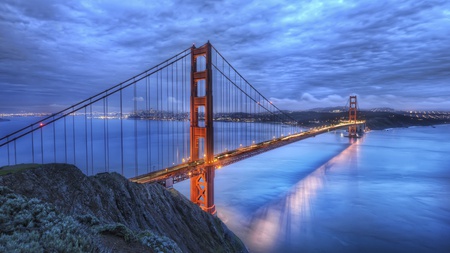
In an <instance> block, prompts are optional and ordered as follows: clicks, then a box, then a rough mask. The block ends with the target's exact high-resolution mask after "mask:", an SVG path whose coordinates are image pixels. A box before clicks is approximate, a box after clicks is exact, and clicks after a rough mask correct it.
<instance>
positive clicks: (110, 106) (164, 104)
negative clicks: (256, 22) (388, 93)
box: [0, 42, 365, 214]
mask: <svg viewBox="0 0 450 253" xmlns="http://www.w3.org/2000/svg"><path fill="white" fill-rule="evenodd" d="M364 124H365V122H364V121H360V120H358V119H357V100H356V96H350V99H349V119H348V120H346V121H340V122H338V123H336V124H333V125H327V126H322V127H317V128H313V129H305V128H303V127H301V126H300V125H299V124H298V123H297V121H296V120H295V119H294V118H292V117H291V116H290V115H289V113H287V112H285V111H282V110H280V109H279V108H278V107H277V106H276V105H274V104H273V103H272V102H271V101H270V100H269V99H268V98H267V97H265V96H264V95H263V94H261V93H260V92H259V91H258V90H257V89H256V88H255V87H254V86H253V85H251V84H250V82H248V81H247V80H246V79H245V78H244V77H243V76H242V75H241V74H240V73H239V72H238V71H237V70H236V69H235V68H234V67H233V66H232V65H231V64H230V63H229V62H228V61H227V60H226V59H225V57H224V56H223V55H222V54H221V53H220V52H219V51H218V50H217V49H216V48H215V47H214V46H212V45H211V44H210V43H209V42H208V43H206V44H205V45H203V46H201V47H198V48H197V47H195V46H192V47H190V48H187V49H185V50H183V51H181V52H180V53H178V54H176V55H175V56H173V57H171V58H169V59H167V60H165V61H163V62H162V63H160V64H158V65H156V66H154V67H152V68H150V69H148V70H146V71H144V72H142V73H140V74H138V75H136V76H133V77H132V78H129V79H128V80H126V81H124V82H121V83H119V84H117V85H114V86H112V87H111V88H109V89H106V90H104V91H102V92H100V93H98V94H96V95H94V96H92V97H89V98H87V99H85V100H83V101H81V102H79V103H76V104H74V105H72V106H70V107H67V108H66V109H64V110H61V111H59V112H56V113H54V114H52V115H50V116H48V117H45V118H43V119H40V120H39V121H36V122H34V123H32V124H30V125H28V126H26V127H23V128H21V129H18V130H16V131H14V132H12V133H10V134H8V135H5V136H4V137H2V138H1V139H0V164H2V165H14V164H21V163H72V164H74V165H76V166H77V167H79V168H80V169H82V170H83V171H84V172H85V173H86V174H88V175H89V174H96V173H99V172H118V173H120V174H122V175H124V176H126V177H128V178H130V180H131V181H134V182H138V183H148V182H160V183H162V184H163V185H165V186H171V185H172V184H174V183H177V182H180V181H183V180H187V179H188V180H190V181H191V201H192V202H194V203H196V204H197V205H199V206H200V207H201V208H202V209H203V210H204V211H206V212H209V213H211V214H214V213H215V212H216V211H215V205H214V176H215V170H216V169H218V168H221V167H223V166H226V165H229V164H232V163H235V162H237V161H240V160H242V159H246V158H248V157H251V156H254V155H257V154H260V153H263V152H266V151H269V150H272V149H275V148H278V147H281V146H284V145H286V144H289V143H292V142H295V141H299V140H302V139H305V138H308V137H313V136H316V135H318V134H322V133H325V132H328V131H333V130H336V129H339V128H344V127H348V133H349V137H356V136H357V135H358V132H359V131H360V129H361V126H364Z"/></svg>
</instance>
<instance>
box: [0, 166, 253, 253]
mask: <svg viewBox="0 0 450 253" xmlns="http://www.w3.org/2000/svg"><path fill="white" fill-rule="evenodd" d="M4 169H5V168H4ZM0 186H3V187H2V191H3V193H2V196H3V197H4V198H3V199H2V200H0V205H2V209H1V213H0V221H1V219H2V217H3V219H4V220H5V222H6V223H4V224H3V225H0V229H2V230H8V231H6V232H5V231H2V236H9V239H11V238H14V237H11V236H13V233H14V232H17V231H13V230H14V226H13V225H12V224H9V223H11V222H12V221H14V220H16V219H17V215H20V214H21V212H30V213H31V214H30V215H28V216H31V218H30V217H28V216H26V217H28V218H27V219H28V220H25V221H21V223H20V222H19V223H20V224H21V225H20V224H19V225H20V226H21V227H20V230H23V231H25V232H26V231H27V227H31V229H29V230H30V231H31V232H32V231H36V224H41V223H43V222H36V217H37V215H38V214H37V213H38V212H35V211H33V210H32V208H33V207H29V208H31V209H30V210H28V209H26V210H25V209H23V208H22V207H23V204H17V205H16V206H19V207H14V208H16V209H17V210H15V211H14V208H11V207H9V206H6V205H7V204H8V203H9V204H11V203H10V202H11V201H9V200H11V199H16V200H17V201H19V200H20V201H21V203H22V202H23V203H28V202H30V201H31V202H33V201H34V202H36V201H38V202H39V201H41V202H42V203H40V202H39V204H40V205H43V204H45V205H48V207H47V208H50V209H49V210H53V209H52V208H54V213H55V215H56V216H55V217H59V216H61V219H62V220H64V219H65V218H66V217H69V218H71V219H72V218H73V219H72V220H73V222H75V223H77V224H79V226H80V228H79V229H76V230H77V231H80V232H82V233H84V234H86V233H87V234H89V235H91V236H92V238H93V239H92V240H91V242H87V244H89V243H91V244H92V243H93V244H95V245H93V246H92V245H88V246H89V247H88V246H86V248H85V249H90V250H91V251H104V252H108V251H109V252H118V251H123V252H142V251H148V252H153V251H155V252H159V251H161V252H180V251H182V252H247V250H246V248H245V246H244V245H243V243H242V242H241V241H240V240H239V238H237V237H236V236H235V235H234V234H233V233H232V232H231V231H230V230H229V229H228V228H227V227H226V226H225V225H224V224H223V223H222V222H221V221H220V219H218V218H216V217H214V216H211V215H209V214H207V213H205V212H203V211H202V210H201V209H200V208H199V207H198V206H196V205H194V204H192V203H191V202H190V201H189V200H187V199H186V198H185V197H184V196H182V195H181V194H180V193H179V192H177V191H176V190H174V189H165V188H163V187H162V186H160V185H158V184H142V185H141V184H136V183H132V182H129V181H128V180H127V179H125V178H124V177H122V176H120V175H119V174H116V173H111V174H109V173H103V174H98V175H95V176H90V177H87V176H85V175H84V174H83V173H82V172H81V171H80V170H79V169H77V168H76V167H74V166H72V165H67V164H46V165H32V168H31V169H26V170H21V171H19V172H16V173H11V174H7V175H3V176H0ZM5 196H10V197H5ZM33 198H36V199H38V200H35V199H33ZM16 200H15V201H16ZM8 201H9V202H8ZM25 206H27V205H25ZM28 206H29V205H28ZM28 206H27V208H28ZM21 208H22V209H21ZM11 209H13V211H11ZM33 215H34V216H36V217H34V216H33ZM58 215H59V216H58ZM8 219H9V221H8ZM19 220H21V219H19ZM22 220H23V219H22ZM7 222H9V223H8V224H9V225H8V224H7ZM31 223H32V224H31ZM5 224H6V225H8V226H9V227H7V226H6V225H5ZM30 224H31V225H30ZM77 224H75V225H77ZM33 226H34V230H33ZM39 229H41V230H42V229H43V231H40V232H39V233H41V234H45V233H46V231H44V230H45V228H42V227H38V231H39ZM16 230H17V229H16ZM8 233H9V234H8ZM38 237H39V236H38ZM85 237H86V236H84V238H85ZM7 239H8V238H7ZM75 241H76V240H75ZM0 242H1V239H0ZM44 251H46V249H45V248H44ZM83 251H84V250H83Z"/></svg>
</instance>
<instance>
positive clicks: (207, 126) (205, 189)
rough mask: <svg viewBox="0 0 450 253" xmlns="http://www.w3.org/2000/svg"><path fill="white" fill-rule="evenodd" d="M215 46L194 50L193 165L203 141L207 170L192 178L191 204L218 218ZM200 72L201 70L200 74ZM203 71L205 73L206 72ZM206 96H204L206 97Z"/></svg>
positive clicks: (204, 168)
mask: <svg viewBox="0 0 450 253" xmlns="http://www.w3.org/2000/svg"><path fill="white" fill-rule="evenodd" d="M199 57H204V58H205V61H204V62H205V64H206V66H205V68H204V69H203V67H201V66H200V67H199V66H197V64H198V63H200V62H203V61H198V58H199ZM211 67H212V62H211V44H210V43H209V41H208V43H206V44H205V45H204V46H202V47H199V48H196V47H195V46H192V48H191V98H190V111H191V115H190V120H191V122H190V123H191V125H190V155H191V156H190V162H193V161H197V160H199V158H200V157H199V153H200V141H201V140H203V148H204V152H205V156H204V157H203V158H204V166H203V167H202V168H201V169H200V171H199V172H198V173H195V175H194V176H192V177H191V201H192V202H193V203H195V204H197V205H199V206H200V207H201V208H202V209H203V210H204V211H206V212H208V213H210V214H215V213H216V207H215V205H214V174H215V169H214V167H213V166H212V163H213V162H214V132H213V97H212V68H211ZM198 69H199V70H198ZM202 69H203V70H202ZM202 93H203V94H202ZM199 107H203V108H204V114H205V123H204V126H200V125H199V113H198V112H199Z"/></svg>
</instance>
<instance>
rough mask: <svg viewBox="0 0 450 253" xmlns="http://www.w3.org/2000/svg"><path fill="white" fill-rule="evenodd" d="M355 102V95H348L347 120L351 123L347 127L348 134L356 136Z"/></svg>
mask: <svg viewBox="0 0 450 253" xmlns="http://www.w3.org/2000/svg"><path fill="white" fill-rule="evenodd" d="M356 108H357V102H356V96H350V101H349V108H348V121H349V122H350V123H353V124H352V125H350V126H349V127H348V136H349V137H356V129H357V128H356V114H357V110H356Z"/></svg>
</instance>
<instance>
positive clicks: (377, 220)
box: [176, 125, 450, 252]
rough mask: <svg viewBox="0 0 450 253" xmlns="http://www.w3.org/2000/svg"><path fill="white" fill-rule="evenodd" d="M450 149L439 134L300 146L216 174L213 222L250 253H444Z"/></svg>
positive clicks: (449, 231) (449, 214) (449, 232)
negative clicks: (227, 229) (220, 222)
mask: <svg viewBox="0 0 450 253" xmlns="http://www.w3.org/2000/svg"><path fill="white" fill-rule="evenodd" d="M449 140H450V126H449V125H442V126H437V127H436V128H433V127H414V128H408V129H392V130H389V131H372V132H370V133H368V134H367V135H365V137H364V138H361V139H359V140H357V141H356V142H354V143H351V142H350V141H349V139H347V138H342V137H340V135H339V134H335V133H328V134H324V135H321V136H317V137H315V138H311V139H307V140H304V141H300V142H297V143H294V144H291V145H288V146H285V147H283V148H279V149H276V150H273V151H270V152H267V153H265V154H262V155H259V156H255V157H253V158H251V159H247V160H244V161H242V162H239V163H236V164H234V165H230V166H227V167H225V168H223V169H221V170H219V171H217V174H216V195H215V197H216V206H217V209H218V216H219V217H220V218H221V219H222V220H223V221H224V222H225V223H226V224H227V225H228V226H229V227H230V228H231V229H232V230H233V231H234V232H235V233H236V234H237V235H238V236H239V237H240V238H241V239H242V240H243V241H244V242H245V244H246V245H247V246H248V248H249V249H250V251H251V252H450V155H449V154H450V142H449ZM176 188H177V189H179V190H181V191H182V192H184V193H185V194H188V190H189V188H188V182H183V183H180V184H177V185H176Z"/></svg>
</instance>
